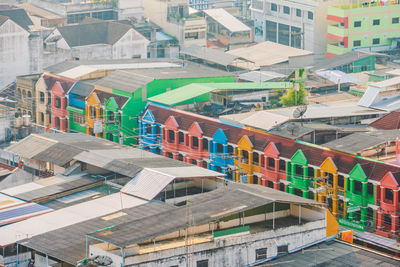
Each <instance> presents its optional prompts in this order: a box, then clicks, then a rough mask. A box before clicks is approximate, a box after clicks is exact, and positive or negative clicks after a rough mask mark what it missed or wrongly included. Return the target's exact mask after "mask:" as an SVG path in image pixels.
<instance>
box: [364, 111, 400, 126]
mask: <svg viewBox="0 0 400 267" xmlns="http://www.w3.org/2000/svg"><path fill="white" fill-rule="evenodd" d="M369 126H371V127H374V128H376V129H381V130H396V129H400V112H399V111H392V112H390V113H389V114H386V115H385V116H383V117H381V118H379V119H377V120H376V121H374V122H372V123H370V124H369Z"/></svg>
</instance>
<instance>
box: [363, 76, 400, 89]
mask: <svg viewBox="0 0 400 267" xmlns="http://www.w3.org/2000/svg"><path fill="white" fill-rule="evenodd" d="M398 84H400V77H394V78H391V79H387V80H384V81H381V82H376V83H370V84H369V87H376V88H380V89H386V87H390V86H394V85H398Z"/></svg>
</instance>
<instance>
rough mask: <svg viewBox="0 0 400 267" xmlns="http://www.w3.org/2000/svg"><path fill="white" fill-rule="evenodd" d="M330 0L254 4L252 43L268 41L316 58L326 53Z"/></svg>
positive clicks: (258, 0)
mask: <svg viewBox="0 0 400 267" xmlns="http://www.w3.org/2000/svg"><path fill="white" fill-rule="evenodd" d="M334 2H336V1H333V0H295V1H289V0H253V1H252V6H251V8H250V10H251V18H252V19H253V20H254V40H255V41H256V42H264V41H271V42H276V43H280V44H283V45H288V46H292V47H296V48H301V49H305V50H308V51H311V52H313V53H315V54H324V53H325V50H326V40H325V35H326V33H327V20H326V15H327V8H328V6H329V5H331V4H332V3H334Z"/></svg>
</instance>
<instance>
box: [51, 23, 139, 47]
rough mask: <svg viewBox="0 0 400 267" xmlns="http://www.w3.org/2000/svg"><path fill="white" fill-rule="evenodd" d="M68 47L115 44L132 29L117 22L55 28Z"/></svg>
mask: <svg viewBox="0 0 400 267" xmlns="http://www.w3.org/2000/svg"><path fill="white" fill-rule="evenodd" d="M57 29H58V31H59V32H60V34H61V35H62V36H63V38H64V40H65V41H66V42H67V43H68V45H69V46H70V47H75V46H84V45H93V44H111V45H113V44H115V43H116V42H117V41H118V40H119V39H121V37H122V36H123V35H124V34H126V33H127V32H128V31H129V30H130V29H132V27H130V26H128V25H125V24H122V23H117V22H110V21H104V22H94V23H84V24H78V25H70V26H64V27H60V28H57Z"/></svg>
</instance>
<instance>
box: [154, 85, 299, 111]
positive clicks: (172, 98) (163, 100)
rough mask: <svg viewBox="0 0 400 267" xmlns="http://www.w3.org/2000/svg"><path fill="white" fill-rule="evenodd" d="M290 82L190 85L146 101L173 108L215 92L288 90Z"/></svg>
mask: <svg viewBox="0 0 400 267" xmlns="http://www.w3.org/2000/svg"><path fill="white" fill-rule="evenodd" d="M291 86H292V84H291V83H290V82H263V83H256V82H255V83H251V82H248V83H247V82H246V83H245V82H243V83H192V84H188V85H185V86H182V87H179V88H177V89H174V90H172V91H168V92H165V93H163V94H160V95H156V96H153V97H150V98H149V99H148V100H149V101H151V102H156V103H159V104H164V105H168V106H174V105H177V104H179V103H182V102H184V101H187V100H190V99H193V98H196V97H199V96H202V95H205V94H209V93H211V92H212V91H216V90H248V89H253V90H272V89H288V88H290V87H291Z"/></svg>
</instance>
